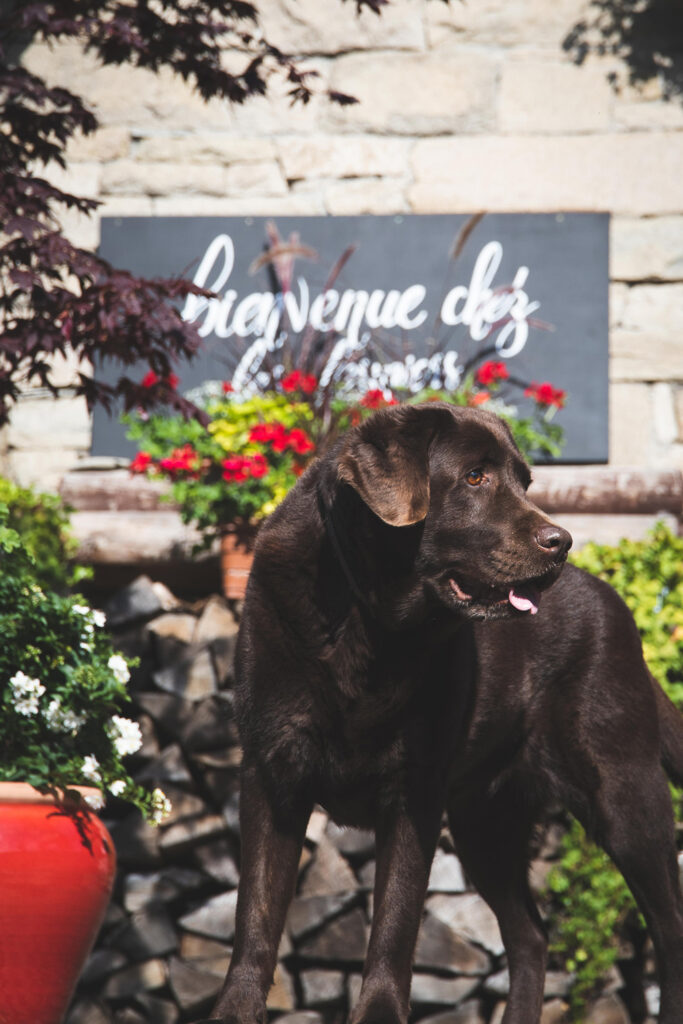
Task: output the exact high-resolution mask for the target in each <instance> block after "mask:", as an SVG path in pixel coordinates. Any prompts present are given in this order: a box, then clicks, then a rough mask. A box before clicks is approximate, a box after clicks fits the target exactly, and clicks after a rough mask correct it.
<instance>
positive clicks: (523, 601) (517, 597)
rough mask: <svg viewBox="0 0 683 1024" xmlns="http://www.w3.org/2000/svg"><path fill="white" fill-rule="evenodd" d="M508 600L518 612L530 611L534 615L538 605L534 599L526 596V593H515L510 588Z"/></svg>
mask: <svg viewBox="0 0 683 1024" xmlns="http://www.w3.org/2000/svg"><path fill="white" fill-rule="evenodd" d="M508 600H509V602H510V604H511V605H512V607H513V608H516V609H517V611H520V612H531V614H532V615H535V614H536V612H537V611H538V605H537V604H536V603H535V601H534V599H533V598H531V597H529V596H527V595H526V594H517V593H515V591H514V590H511V591H510V593H509V594H508Z"/></svg>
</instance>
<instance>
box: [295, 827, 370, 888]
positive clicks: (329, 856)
mask: <svg viewBox="0 0 683 1024" xmlns="http://www.w3.org/2000/svg"><path fill="white" fill-rule="evenodd" d="M357 889H358V882H357V881H356V876H355V875H354V873H353V871H352V870H351V867H350V865H349V862H348V861H347V860H346V859H345V858H344V857H342V855H341V854H340V853H339V851H338V850H337V849H336V847H335V846H333V845H332V843H331V842H330V841H329V840H328V839H323V840H322V841H321V842H320V843H319V844H318V846H317V848H316V851H315V856H314V858H313V860H312V862H311V865H310V867H309V868H308V870H307V872H306V877H305V879H304V882H303V885H302V887H301V894H302V895H303V896H328V895H331V894H337V893H340V892H355V891H356V890H357Z"/></svg>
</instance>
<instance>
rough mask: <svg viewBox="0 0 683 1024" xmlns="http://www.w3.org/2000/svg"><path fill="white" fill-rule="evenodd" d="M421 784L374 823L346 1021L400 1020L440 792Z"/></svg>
mask: <svg viewBox="0 0 683 1024" xmlns="http://www.w3.org/2000/svg"><path fill="white" fill-rule="evenodd" d="M435 789H436V787H434V788H431V787H427V791H425V790H423V791H422V792H421V793H420V795H419V799H417V798H416V799H415V800H412V801H411V802H410V804H409V806H408V807H407V808H406V809H403V810H401V811H397V812H396V813H394V814H388V815H386V816H385V817H384V819H383V820H382V821H381V823H380V824H379V826H378V828H377V870H376V876H375V893H374V914H373V921H372V929H371V932H370V942H369V945H368V953H367V957H366V959H365V969H364V971H363V984H362V988H361V993H360V998H359V1001H358V1005H357V1006H356V1008H355V1010H354V1011H353V1013H352V1016H351V1021H352V1024H405V1022H406V1021H407V1019H408V1008H409V1000H410V981H411V974H412V962H413V954H414V951H415V943H416V941H417V933H418V929H419V927H420V920H421V916H422V909H423V905H424V899H425V895H426V891H427V882H428V880H429V871H430V867H431V863H432V858H433V856H434V849H435V847H436V842H437V839H438V837H439V827H440V822H441V812H442V801H441V796H442V794H441V793H440V792H439V793H435V791H434V790H435Z"/></svg>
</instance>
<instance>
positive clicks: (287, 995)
mask: <svg viewBox="0 0 683 1024" xmlns="http://www.w3.org/2000/svg"><path fill="white" fill-rule="evenodd" d="M266 1006H267V1007H268V1009H269V1010H270V1011H275V1012H279V1011H285V1012H286V1011H288V1010H293V1009H294V1008H295V1006H296V995H295V993H294V982H293V981H292V978H291V976H290V974H289V972H288V971H287V970H285V968H284V967H283V966H282V964H278V965H277V966H276V968H275V974H274V975H273V984H272V985H271V986H270V989H269V990H268V997H267V999H266Z"/></svg>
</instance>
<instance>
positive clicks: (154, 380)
mask: <svg viewBox="0 0 683 1024" xmlns="http://www.w3.org/2000/svg"><path fill="white" fill-rule="evenodd" d="M140 383H141V384H142V386H143V388H153V387H154V385H155V384H158V383H159V376H158V374H156V373H155V372H154V370H148V371H147V373H146V374H145V376H144V377H143V378H142V380H141V382H140Z"/></svg>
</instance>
